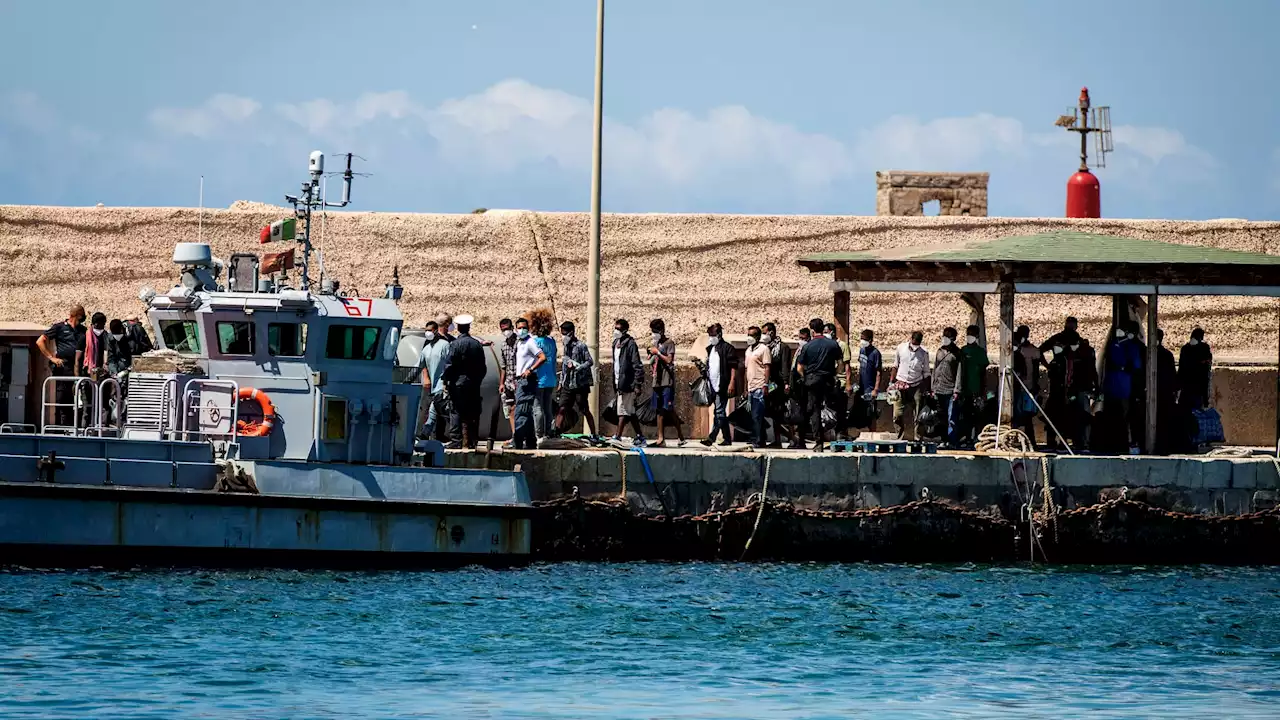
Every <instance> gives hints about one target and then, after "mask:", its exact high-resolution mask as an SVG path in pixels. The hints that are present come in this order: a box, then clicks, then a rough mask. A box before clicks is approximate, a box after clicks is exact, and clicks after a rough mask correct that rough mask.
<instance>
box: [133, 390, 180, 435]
mask: <svg viewBox="0 0 1280 720" xmlns="http://www.w3.org/2000/svg"><path fill="white" fill-rule="evenodd" d="M177 395H178V380H177V378H172V377H170V378H164V379H162V380H161V379H158V378H138V377H131V378H130V380H129V391H128V393H127V394H126V396H125V402H126V404H127V406H128V411H127V412H125V413H123V415H124V428H125V429H126V430H127V431H135V430H136V431H141V432H148V433H149V432H155V433H156V435H157V437H159V438H160V439H161V440H165V439H168V438H169V437H170V435H171V432H172V430H173V429H174V428H173V423H175V422H176V420H175V419H174V416H175V415H176V414H177V411H178V408H177V407H176V405H177Z"/></svg>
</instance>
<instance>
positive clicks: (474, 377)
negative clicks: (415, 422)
mask: <svg viewBox="0 0 1280 720" xmlns="http://www.w3.org/2000/svg"><path fill="white" fill-rule="evenodd" d="M454 322H455V323H457V326H458V338H457V339H456V340H454V341H453V342H452V343H451V344H450V345H449V357H448V359H447V360H445V369H444V382H445V388H446V389H447V390H448V391H449V398H450V399H451V400H453V409H454V412H456V413H457V415H458V422H459V425H461V427H462V439H461V441H458V440H454V441H453V442H451V443H449V445H448V446H447V447H450V448H467V449H475V447H476V443H478V442H479V440H480V382H481V381H482V380H484V376H485V373H486V372H488V367H487V365H486V363H485V358H484V346H483V345H481V344H480V341H479V340H476V339H475V338H473V337H471V322H472V318H471V316H470V315H459V316H458V317H457V318H455V319H454Z"/></svg>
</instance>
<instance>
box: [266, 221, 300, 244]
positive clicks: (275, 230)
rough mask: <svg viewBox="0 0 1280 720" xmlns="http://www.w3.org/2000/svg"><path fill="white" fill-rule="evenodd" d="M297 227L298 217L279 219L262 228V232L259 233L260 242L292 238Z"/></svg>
mask: <svg viewBox="0 0 1280 720" xmlns="http://www.w3.org/2000/svg"><path fill="white" fill-rule="evenodd" d="M297 227H298V220H297V218H287V219H285V220H277V221H275V222H273V223H271V224H270V225H268V226H266V227H264V228H262V232H261V233H259V234H258V243H259V244H260V245H265V244H267V243H269V242H275V241H276V240H292V239H293V236H294V232H295V231H296V230H297Z"/></svg>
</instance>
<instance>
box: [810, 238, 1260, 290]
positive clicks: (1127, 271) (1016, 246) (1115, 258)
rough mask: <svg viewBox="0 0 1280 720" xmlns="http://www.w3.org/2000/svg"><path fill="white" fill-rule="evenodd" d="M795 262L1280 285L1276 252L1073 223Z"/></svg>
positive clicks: (907, 272) (868, 273)
mask: <svg viewBox="0 0 1280 720" xmlns="http://www.w3.org/2000/svg"><path fill="white" fill-rule="evenodd" d="M797 262H798V263H799V264H800V265H801V266H803V267H806V268H808V269H809V270H810V271H812V272H822V271H830V270H834V271H836V279H837V280H845V281H862V282H872V283H950V284H954V283H993V282H994V283H1000V282H1013V283H1023V284H1054V285H1107V284H1112V285H1115V284H1129V285H1143V286H1148V285H1161V286H1166V285H1174V286H1178V285H1184V286H1201V287H1203V286H1218V287H1219V288H1221V287H1223V286H1254V287H1257V286H1280V256H1275V255H1267V254H1264V253H1248V252H1238V251H1234V250H1221V249H1218V248H1211V247H1203V246H1199V245H1180V244H1177V243H1168V242H1159V241H1155V240H1137V239H1135V238H1127V237H1115V236H1111V235H1097V234H1093V233H1083V232H1074V231H1058V232H1048V233H1041V234H1038V235H1019V236H1013V237H1005V238H999V239H994V240H990V239H972V240H960V241H958V242H955V243H948V244H944V245H931V246H918V247H904V248H885V249H879V250H864V251H858V252H830V253H816V254H813V255H806V256H804V257H801V258H800V259H799V260H798V261H797ZM939 289H943V288H939ZM1212 294H1228V293H1212ZM1251 294H1252V293H1251ZM1265 294H1270V293H1265Z"/></svg>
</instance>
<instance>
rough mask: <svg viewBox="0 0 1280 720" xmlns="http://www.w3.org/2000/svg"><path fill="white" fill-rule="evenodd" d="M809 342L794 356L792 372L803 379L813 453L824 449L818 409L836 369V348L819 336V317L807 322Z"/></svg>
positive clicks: (827, 399) (824, 401)
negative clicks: (811, 433)
mask: <svg viewBox="0 0 1280 720" xmlns="http://www.w3.org/2000/svg"><path fill="white" fill-rule="evenodd" d="M809 330H810V331H811V332H812V334H813V339H812V340H810V341H809V342H807V343H805V346H804V347H803V348H801V349H800V352H799V353H797V354H796V371H797V372H799V373H800V377H801V378H802V379H803V380H804V386H805V394H806V395H807V396H808V401H809V406H808V410H809V427H810V428H811V429H812V431H813V451H814V452H822V451H823V450H824V449H825V443H826V432H825V431H824V428H823V425H822V409H823V407H825V406H826V405H827V404H828V403H829V402H830V398H831V396H832V394H833V393H835V389H836V368H837V367H839V363H840V346H839V345H836V342H835V341H834V340H832V339H831V338H829V337H827V336H826V335H823V334H822V330H823V323H822V320H821V319H820V318H814V319H812V320H810V321H809Z"/></svg>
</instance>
